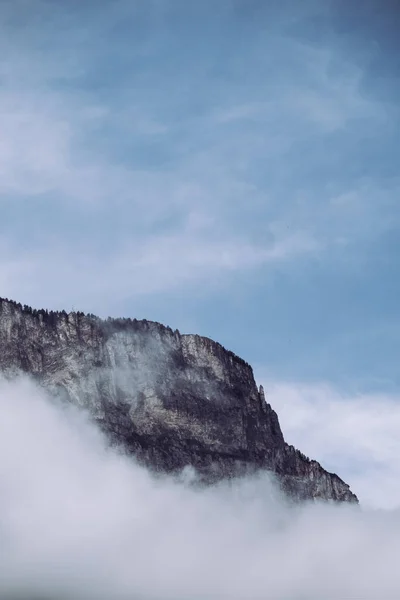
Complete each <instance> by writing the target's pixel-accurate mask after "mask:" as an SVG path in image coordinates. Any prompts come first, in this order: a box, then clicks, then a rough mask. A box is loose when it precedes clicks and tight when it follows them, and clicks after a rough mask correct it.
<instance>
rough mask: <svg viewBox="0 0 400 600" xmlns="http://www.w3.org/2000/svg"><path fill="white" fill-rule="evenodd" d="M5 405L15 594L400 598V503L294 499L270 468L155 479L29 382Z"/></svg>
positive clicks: (0, 499) (8, 580) (3, 575)
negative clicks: (212, 477)
mask: <svg viewBox="0 0 400 600" xmlns="http://www.w3.org/2000/svg"><path fill="white" fill-rule="evenodd" d="M0 408H1V419H0V541H1V543H0V552H1V560H0V595H1V598H8V599H9V598H19V599H26V600H28V599H30V600H32V599H33V598H35V599H36V598H41V599H43V598H46V599H50V598H51V599H74V600H84V599H85V600H86V599H93V600H94V599H97V600H102V599H113V600H119V599H125V598H130V599H133V598H138V599H139V598H140V599H143V600H145V599H146V600H147V599H151V600H156V599H171V600H172V599H174V600H191V599H196V600H197V599H198V600H200V599H206V598H207V599H214V598H215V599H217V598H218V599H220V598H221V599H222V598H227V599H228V598H229V599H231V600H251V599H253V598H254V599H258V598H260V599H261V598H262V599H266V598H267V599H271V600H297V599H298V600H305V599H307V600H331V599H332V600H333V599H335V600H343V599H344V598H352V599H357V600H358V599H360V600H361V599H362V600H369V599H370V600H376V599H377V598H384V599H385V600H390V599H392V598H393V599H394V598H398V597H399V594H400V575H399V571H398V567H397V563H398V558H397V557H398V555H399V554H400V512H399V511H372V510H369V511H367V510H362V509H360V508H358V507H354V506H332V505H326V504H325V505H319V504H315V505H304V506H302V507H293V506H290V505H289V504H288V503H287V502H286V501H285V500H284V499H283V498H282V497H281V495H280V493H279V491H278V489H277V487H276V486H275V484H274V482H273V480H272V479H271V478H270V477H269V476H267V475H265V476H263V477H259V478H253V479H249V480H246V481H241V482H237V483H235V484H233V485H227V484H224V485H220V486H218V487H215V488H212V489H207V490H198V489H193V488H192V487H190V486H189V485H188V484H187V483H186V482H185V480H184V479H185V477H183V478H182V481H179V482H177V481H172V480H171V479H166V478H161V479H155V478H154V477H153V476H151V475H150V474H149V473H148V472H147V471H146V470H145V469H143V468H141V467H139V466H138V465H136V464H135V462H134V461H133V460H132V459H130V458H128V457H125V456H122V455H119V454H118V453H117V452H115V451H112V450H110V449H108V448H107V444H106V442H105V440H104V438H103V436H102V435H101V434H100V432H99V431H98V430H97V429H96V427H95V426H94V425H92V424H90V423H89V421H88V420H87V419H86V417H85V416H84V415H83V414H82V413H80V412H78V411H77V410H76V409H74V408H73V407H69V406H65V405H64V406H61V405H58V404H56V403H55V402H54V401H53V400H51V399H50V398H49V397H48V396H46V395H45V393H44V392H43V391H42V390H39V389H38V388H37V387H35V386H34V385H33V384H32V383H31V382H29V381H27V380H22V379H21V380H19V381H18V382H15V383H7V382H2V383H1V384H0Z"/></svg>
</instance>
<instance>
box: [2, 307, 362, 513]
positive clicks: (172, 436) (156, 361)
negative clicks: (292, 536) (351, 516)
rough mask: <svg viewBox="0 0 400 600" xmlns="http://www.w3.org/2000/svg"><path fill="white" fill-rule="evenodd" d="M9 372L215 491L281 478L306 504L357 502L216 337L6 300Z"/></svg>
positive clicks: (164, 467) (145, 457)
mask: <svg viewBox="0 0 400 600" xmlns="http://www.w3.org/2000/svg"><path fill="white" fill-rule="evenodd" d="M0 372H2V373H3V374H6V375H8V376H14V375H15V374H16V373H19V372H24V373H27V374H29V375H31V376H32V377H34V378H35V379H36V381H38V383H39V384H40V385H42V386H43V387H44V388H45V389H47V390H48V391H49V392H50V393H52V394H56V395H58V396H61V397H63V398H64V399H66V400H67V401H69V402H72V403H73V404H76V405H78V406H81V407H84V408H85V409H87V410H88V411H89V413H90V414H91V416H92V418H93V419H94V420H95V421H96V422H97V423H98V424H99V426H100V427H101V429H102V430H103V431H104V432H105V433H106V435H107V437H108V439H109V440H110V441H111V443H114V444H117V445H119V446H121V447H122V448H123V449H124V450H125V451H126V452H127V453H129V454H133V455H135V457H136V458H137V460H138V461H139V462H141V463H143V464H145V465H146V466H148V467H150V468H151V469H153V470H155V471H158V472H166V473H176V472H179V471H180V470H182V469H183V468H185V467H187V466H192V467H194V468H195V469H196V471H197V472H198V474H199V476H200V479H201V480H203V481H204V482H205V483H213V482H216V481H219V480H221V479H226V478H232V477H238V476H242V475H244V474H247V473H251V472H256V471H260V470H268V471H271V472H273V473H274V474H275V475H276V477H277V479H278V481H279V482H280V484H281V486H282V488H283V489H284V490H285V491H286V492H287V493H288V494H289V495H290V496H292V497H294V498H297V499H303V500H307V499H314V498H321V499H325V500H335V501H347V502H357V501H358V500H357V497H356V496H355V495H354V494H353V493H352V492H351V491H350V488H349V486H348V485H347V484H346V483H345V482H343V481H342V480H341V479H340V477H339V476H338V475H336V474H335V473H328V472H327V471H325V470H324V469H323V468H322V467H321V465H320V464H319V463H318V462H317V461H315V460H312V459H309V458H308V457H306V456H305V455H304V454H302V453H301V452H300V451H299V450H296V449H295V448H294V447H293V446H291V445H289V444H287V443H286V442H285V440H284V437H283V434H282V431H281V428H280V425H279V419H278V416H277V414H276V412H275V411H274V410H273V409H272V407H271V406H270V404H268V403H267V402H266V401H265V396H264V391H263V389H262V386H260V388H258V387H257V385H256V382H255V379H254V374H253V370H252V367H251V366H250V364H249V363H247V362H246V361H245V360H243V359H242V358H241V357H239V356H238V355H236V354H235V353H234V352H232V351H230V350H227V349H225V348H224V347H223V346H222V345H221V344H220V343H218V342H216V341H214V340H212V339H211V338H207V337H203V336H199V335H196V334H181V333H180V332H179V331H178V330H173V329H172V328H170V327H168V326H165V325H163V324H161V323H157V322H155V321H147V320H146V319H142V320H137V319H119V318H116V319H115V318H108V319H101V318H99V317H97V316H95V315H93V314H85V313H83V312H80V311H77V312H70V313H67V312H66V311H48V310H45V309H40V310H36V309H32V308H31V307H30V306H28V305H22V304H20V303H18V302H15V301H13V300H8V299H7V298H5V299H0Z"/></svg>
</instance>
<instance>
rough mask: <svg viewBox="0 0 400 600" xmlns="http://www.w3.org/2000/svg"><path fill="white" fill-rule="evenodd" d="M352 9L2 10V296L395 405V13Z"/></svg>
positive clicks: (252, 3)
mask: <svg viewBox="0 0 400 600" xmlns="http://www.w3.org/2000/svg"><path fill="white" fill-rule="evenodd" d="M348 4H351V6H348ZM359 9H360V7H359V6H358V5H357V10H356V7H355V3H345V2H341V1H340V0H337V1H334V2H329V1H323V0H319V1H315V2H314V1H311V0H307V1H306V2H301V3H300V2H290V1H288V2H285V1H282V2H275V1H274V0H271V1H269V2H267V1H261V0H229V1H228V0H219V1H218V2H211V1H208V0H205V1H203V2H197V1H196V2H195V1H191V0H186V1H185V2H183V1H180V0H146V1H144V0H115V1H101V0H99V1H97V2H90V1H87V2H78V1H74V0H68V2H67V1H65V2H62V1H58V2H53V1H51V0H47V1H46V0H34V1H33V2H25V1H23V0H13V1H12V2H6V1H5V2H3V3H2V5H1V8H0V12H1V16H2V18H1V23H2V24H1V36H0V50H1V53H0V56H1V59H0V83H1V87H0V131H1V138H0V175H1V177H0V206H1V216H2V218H1V223H0V250H1V254H0V257H1V258H0V287H1V295H2V296H3V297H12V298H15V299H16V300H18V301H21V302H23V303H28V304H31V305H34V306H37V307H48V308H60V309H61V308H65V309H67V310H71V309H72V308H75V309H76V310H78V309H79V310H84V311H87V312H95V313H98V314H100V315H102V316H108V315H113V316H120V315H123V316H131V317H137V318H148V319H152V320H157V321H161V322H163V323H165V324H168V325H170V326H171V327H173V328H179V329H180V330H181V331H182V332H197V333H200V334H203V335H207V336H209V337H212V338H214V339H216V340H218V341H220V342H221V343H222V344H223V345H224V346H226V347H229V348H230V349H232V350H234V351H235V352H237V353H238V354H239V355H241V356H242V357H243V358H245V359H246V360H247V361H249V362H250V363H252V364H253V365H254V367H255V369H256V373H257V374H259V376H260V377H261V378H262V379H264V380H266V381H267V382H268V381H274V382H276V381H285V382H297V383H298V384H301V385H321V382H322V383H323V384H324V385H329V386H332V387H333V388H334V389H335V390H340V391H341V392H342V391H346V393H352V394H360V393H362V394H375V393H384V394H388V395H390V397H392V396H393V395H397V394H398V393H399V389H400V375H399V369H398V365H399V362H400V311H399V303H398V300H399V295H400V283H399V276H398V275H399V267H398V265H399V260H398V255H399V252H400V235H399V228H400V206H399V192H400V177H399V168H398V163H399V160H398V157H399V155H400V148H399V113H400V108H399V107H400V104H399V91H400V90H399V87H400V77H399V69H400V58H399V56H400V54H399V52H398V50H399V48H398V42H397V33H398V25H399V14H400V13H399V8H398V4H396V2H389V1H387V2H379V3H378V2H377V1H376V2H372V1H369V0H368V1H366V2H363V4H362V11H361V10H359Z"/></svg>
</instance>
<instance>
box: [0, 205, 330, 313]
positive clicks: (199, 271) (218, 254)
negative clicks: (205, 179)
mask: <svg viewBox="0 0 400 600" xmlns="http://www.w3.org/2000/svg"><path fill="white" fill-rule="evenodd" d="M269 237H270V239H269V240H267V241H265V242H264V243H263V244H261V243H260V244H251V243H249V242H248V241H247V240H246V239H245V238H244V239H241V238H240V237H237V238H234V237H232V235H229V234H228V235H227V234H226V233H224V232H223V231H220V230H219V229H218V228H215V227H214V223H213V222H212V221H211V222H210V221H209V220H208V219H207V218H204V219H203V218H201V216H197V217H194V216H193V215H191V216H190V217H189V219H188V220H187V222H186V223H185V225H184V226H183V228H182V229H178V231H176V232H173V233H171V234H168V235H166V234H160V235H154V236H145V237H141V238H140V237H138V238H137V239H136V240H132V241H129V242H126V241H125V240H122V242H121V243H119V244H118V246H117V247H116V248H115V249H114V251H113V252H112V254H111V255H109V256H104V253H102V252H101V251H100V250H99V249H98V247H94V248H93V247H91V245H90V243H85V244H81V245H79V246H77V245H75V246H73V247H70V248H68V247H66V246H63V245H61V244H59V242H58V241H57V239H55V238H54V237H52V238H50V239H48V240H47V242H46V243H45V245H44V246H42V248H41V249H40V250H37V251H35V252H33V251H32V250H29V251H28V252H21V251H20V250H19V249H18V248H17V247H13V246H12V245H10V244H8V243H7V240H6V239H5V240H3V244H2V246H1V249H2V254H3V256H4V257H5V256H10V257H11V256H12V257H13V258H12V259H7V258H3V261H2V264H1V265H0V284H1V285H2V289H3V290H5V291H4V292H3V295H5V296H7V297H11V298H15V299H17V300H21V301H23V302H26V303H28V304H33V305H37V306H39V305H42V304H43V303H45V304H46V306H50V307H61V306H66V307H67V308H68V307H70V306H72V305H74V306H79V308H80V309H82V310H85V309H86V310H89V311H90V312H93V311H99V312H100V313H101V314H104V312H107V310H108V308H107V307H109V306H111V305H112V301H113V298H115V297H117V298H118V299H119V301H123V300H125V299H128V298H130V299H134V298H135V297H142V296H146V295H151V294H158V293H165V292H168V291H171V290H176V289H180V288H185V287H188V286H189V287H190V286H192V285H199V284H202V283H206V284H207V287H208V289H212V288H216V287H218V286H219V285H221V282H223V281H224V278H226V277H229V276H230V274H232V273H237V274H239V275H240V273H245V272H247V271H248V270H255V269H259V268H261V267H271V268H279V266H280V265H282V264H284V263H285V261H288V260H292V259H293V258H298V257H299V256H301V255H307V254H309V253H314V252H316V251H317V250H318V244H317V243H316V242H315V240H313V239H312V238H308V237H307V235H305V234H303V233H302V232H299V233H296V232H294V233H291V234H286V237H284V236H283V235H279V236H275V235H274V232H273V231H272V232H271V234H270V236H269Z"/></svg>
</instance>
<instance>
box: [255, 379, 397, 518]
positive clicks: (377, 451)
mask: <svg viewBox="0 0 400 600" xmlns="http://www.w3.org/2000/svg"><path fill="white" fill-rule="evenodd" d="M259 377H260V379H263V377H262V373H260V374H259ZM266 391H267V394H268V401H269V402H270V403H271V404H272V406H273V407H274V409H275V410H276V411H277V413H278V415H279V418H280V422H281V426H282V430H283V433H284V436H285V438H286V440H287V441H288V442H289V443H291V444H294V445H295V446H296V447H298V448H300V449H301V450H302V452H304V453H305V454H307V455H308V456H311V457H318V460H320V462H321V463H322V465H323V466H324V467H325V468H327V469H328V470H333V471H335V472H336V473H338V475H339V476H340V477H342V478H343V479H344V480H345V481H346V482H347V483H349V484H350V486H351V488H352V490H353V491H354V492H355V493H356V494H357V495H358V497H359V499H360V501H361V503H362V504H363V505H365V506H370V507H381V508H395V507H396V508H397V507H400V462H399V456H400V439H399V433H398V432H399V430H400V397H398V396H396V395H385V394H375V393H374V394H373V393H370V394H366V393H363V394H350V393H344V392H340V391H339V390H336V389H335V388H333V387H331V386H329V385H326V384H321V385H317V384H314V385H305V384H301V383H279V382H278V383H277V382H269V383H266Z"/></svg>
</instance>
